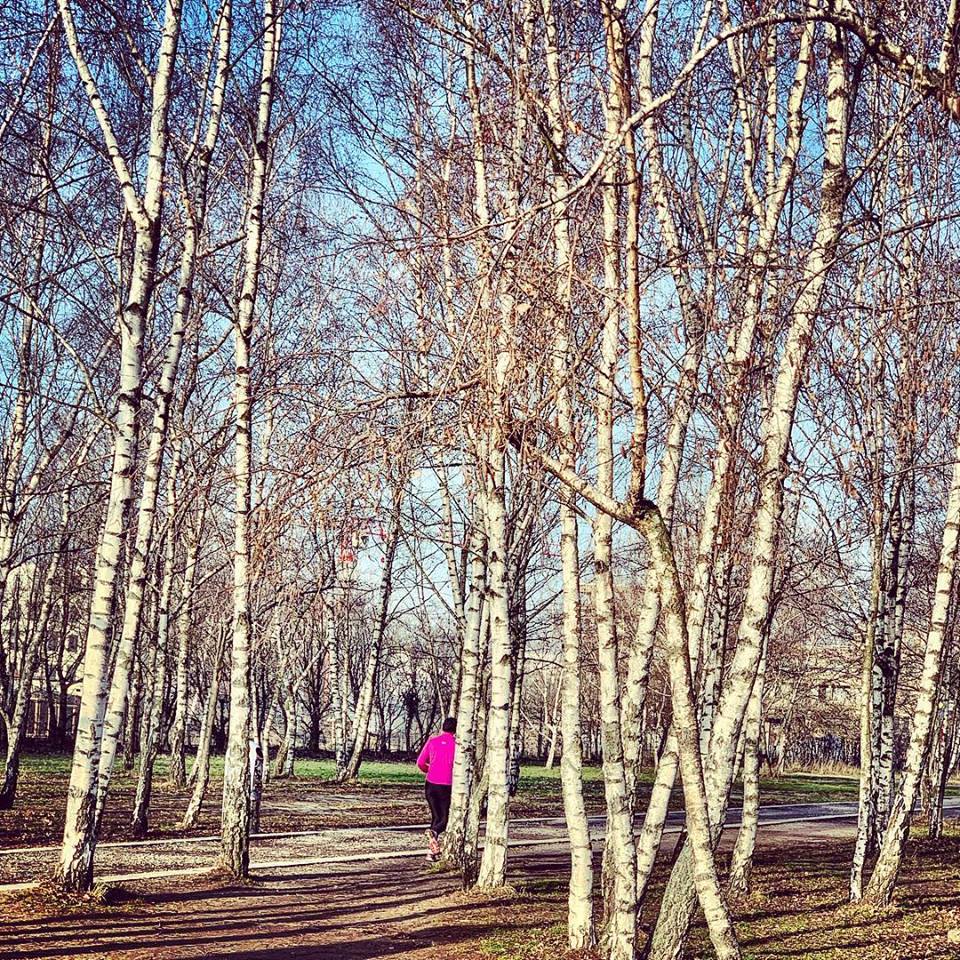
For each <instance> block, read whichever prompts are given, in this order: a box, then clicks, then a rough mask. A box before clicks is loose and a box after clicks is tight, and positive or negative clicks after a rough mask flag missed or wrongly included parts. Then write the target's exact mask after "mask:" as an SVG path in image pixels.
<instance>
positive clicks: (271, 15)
mask: <svg viewBox="0 0 960 960" xmlns="http://www.w3.org/2000/svg"><path fill="white" fill-rule="evenodd" d="M281 21H282V8H280V7H278V6H277V5H276V3H275V0H264V7H263V62H262V65H261V72H260V92H259V99H258V107H257V121H256V130H255V133H254V142H253V145H252V146H253V149H252V151H251V155H250V171H249V173H250V176H249V182H248V191H249V192H248V196H247V211H246V223H245V238H244V250H243V282H242V285H241V289H240V295H239V298H238V300H237V303H236V312H235V316H234V334H235V337H234V345H235V346H234V349H235V364H236V377H235V382H234V406H235V413H236V424H237V435H236V441H235V451H236V469H235V485H236V490H235V516H234V545H233V644H232V649H231V667H230V726H229V732H228V735H227V752H226V757H225V759H224V769H223V804H222V820H221V831H220V856H221V860H222V863H223V866H224V867H225V868H226V869H227V870H228V871H229V872H230V873H231V874H233V875H234V876H236V877H245V876H246V875H247V872H248V870H249V866H250V774H249V769H248V766H247V764H248V753H249V748H248V741H249V738H250V541H249V526H250V498H251V491H252V486H251V440H252V431H253V417H252V409H251V408H252V404H253V397H252V393H251V384H250V347H251V340H252V336H253V317H254V307H255V305H256V300H257V288H258V285H259V281H260V259H261V248H262V239H263V202H264V195H265V193H266V188H267V167H268V160H269V151H270V120H271V115H272V112H273V99H274V93H275V88H276V83H277V59H278V56H279V49H280V32H281Z"/></svg>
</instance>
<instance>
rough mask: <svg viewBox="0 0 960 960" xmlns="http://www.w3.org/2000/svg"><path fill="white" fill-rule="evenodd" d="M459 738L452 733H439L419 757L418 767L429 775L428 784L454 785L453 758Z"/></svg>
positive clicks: (430, 740)
mask: <svg viewBox="0 0 960 960" xmlns="http://www.w3.org/2000/svg"><path fill="white" fill-rule="evenodd" d="M456 751H457V738H456V737H455V736H454V735H453V734H452V733H438V734H437V735H436V736H435V737H431V738H430V739H429V740H428V741H427V742H426V743H425V744H424V745H423V749H422V750H421V751H420V756H419V757H417V766H418V767H419V768H420V769H421V770H422V771H423V772H424V773H425V774H426V775H427V783H440V784H447V785H448V786H449V785H450V784H451V783H453V758H454V755H455V753H456Z"/></svg>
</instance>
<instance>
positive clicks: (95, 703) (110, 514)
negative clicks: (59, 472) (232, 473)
mask: <svg viewBox="0 0 960 960" xmlns="http://www.w3.org/2000/svg"><path fill="white" fill-rule="evenodd" d="M181 4H182V0H166V4H165V12H164V21H163V28H162V36H161V41H160V51H159V58H158V64H157V68H156V71H155V74H154V79H153V88H152V103H151V116H150V140H149V156H148V160H147V174H146V183H145V187H144V194H143V197H142V199H141V198H140V197H138V196H137V194H136V190H135V188H134V184H133V179H132V177H131V174H130V171H129V169H128V168H127V165H126V162H125V161H124V159H123V154H122V152H121V150H120V147H119V145H118V143H117V139H116V136H115V135H114V132H113V128H112V125H111V122H110V118H109V115H108V114H107V110H106V107H105V106H104V104H103V101H102V99H101V97H100V93H99V90H98V89H97V85H96V82H95V81H94V79H93V75H92V74H91V72H90V69H89V66H88V65H87V61H86V57H85V55H84V53H83V50H82V48H81V46H80V42H79V38H78V36H77V30H76V25H75V23H74V20H73V11H72V8H71V4H70V0H57V6H58V9H59V11H60V18H61V20H62V21H63V27H64V36H65V38H66V41H67V46H68V47H69V49H70V53H71V54H72V56H73V60H74V63H75V64H76V67H77V72H78V74H79V76H80V80H81V82H82V84H83V87H84V90H85V92H86V94H87V99H88V100H89V102H90V106H91V108H92V110H93V112H94V114H95V115H96V118H97V120H98V122H99V124H100V128H101V132H102V134H103V137H104V141H105V143H106V147H107V152H108V154H109V156H110V159H111V161H112V164H113V167H114V171H115V173H116V176H117V180H118V182H119V185H120V190H121V193H122V195H123V199H124V203H125V206H126V210H127V213H128V214H129V216H130V218H131V220H132V222H133V225H134V253H133V262H132V264H131V267H130V274H129V277H130V279H129V285H128V288H127V296H126V302H125V304H124V307H123V309H122V312H121V316H120V318H119V327H120V385H119V394H118V403H117V413H116V418H115V423H114V426H115V430H114V439H113V462H112V466H111V474H110V491H109V494H108V497H107V505H106V518H105V520H104V525H103V531H102V533H101V537H100V543H99V546H98V549H97V557H96V562H95V567H94V569H95V573H94V583H95V587H94V591H93V596H92V598H91V601H90V618H89V623H88V627H87V638H86V646H85V653H84V662H83V686H82V692H81V698H80V714H79V719H78V723H77V736H76V743H75V747H74V755H73V764H72V767H71V771H70V786H69V788H68V792H67V811H66V822H65V826H64V834H63V845H62V849H61V853H60V861H59V863H58V865H57V869H56V879H57V881H58V882H59V883H60V884H62V885H63V886H64V887H65V888H67V889H73V890H87V889H89V888H90V886H91V884H92V883H93V854H94V849H95V847H96V841H97V816H96V808H97V796H98V780H99V765H100V745H101V739H102V735H103V720H104V714H105V711H106V707H107V677H108V671H109V666H110V645H109V630H110V623H111V620H112V618H113V613H114V601H115V597H116V589H117V580H118V578H119V572H120V558H121V554H122V551H123V540H124V536H125V533H126V527H127V518H128V515H129V510H130V504H131V501H132V499H133V474H134V471H135V467H136V449H137V435H138V424H137V419H138V414H139V411H140V403H141V398H142V391H143V338H144V324H145V321H146V317H147V312H148V309H149V305H150V299H151V296H152V294H153V287H154V283H155V266H156V259H157V253H158V250H159V245H160V226H161V211H162V200H163V182H164V167H165V164H166V154H167V114H168V111H169V106H170V93H169V91H170V82H171V78H172V75H173V69H174V63H175V61H176V55H177V45H178V42H179V38H180V13H181Z"/></svg>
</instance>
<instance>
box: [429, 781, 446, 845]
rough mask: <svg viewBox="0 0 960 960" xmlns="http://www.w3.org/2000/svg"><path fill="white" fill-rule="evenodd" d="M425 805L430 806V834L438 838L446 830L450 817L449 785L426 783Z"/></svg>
mask: <svg viewBox="0 0 960 960" xmlns="http://www.w3.org/2000/svg"><path fill="white" fill-rule="evenodd" d="M427 803H428V804H429V805H430V832H431V833H433V834H434V835H435V836H438V837H439V836H440V834H441V833H443V831H444V830H446V829H447V817H449V816H450V784H449V783H431V782H430V781H429V780H428V781H427Z"/></svg>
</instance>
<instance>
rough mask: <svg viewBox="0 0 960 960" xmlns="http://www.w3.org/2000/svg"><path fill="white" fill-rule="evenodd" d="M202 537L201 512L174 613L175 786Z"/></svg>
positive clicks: (182, 755) (181, 765)
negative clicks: (194, 588) (175, 637)
mask: <svg viewBox="0 0 960 960" xmlns="http://www.w3.org/2000/svg"><path fill="white" fill-rule="evenodd" d="M202 537H203V511H201V514H200V518H199V520H198V522H197V529H196V530H195V531H194V532H193V535H192V537H191V540H190V546H189V547H188V549H187V562H186V567H185V569H184V573H183V592H182V595H181V597H180V610H179V613H178V616H177V672H176V675H175V686H174V710H173V724H172V725H171V727H170V782H171V783H172V784H173V785H174V786H175V787H177V788H183V787H185V786H186V785H187V758H186V746H187V703H188V694H189V687H188V678H187V655H188V653H189V650H190V631H191V628H192V626H193V585H194V583H195V581H196V577H197V561H198V558H199V554H200V544H201V542H202Z"/></svg>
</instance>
